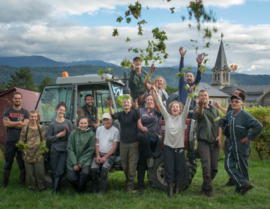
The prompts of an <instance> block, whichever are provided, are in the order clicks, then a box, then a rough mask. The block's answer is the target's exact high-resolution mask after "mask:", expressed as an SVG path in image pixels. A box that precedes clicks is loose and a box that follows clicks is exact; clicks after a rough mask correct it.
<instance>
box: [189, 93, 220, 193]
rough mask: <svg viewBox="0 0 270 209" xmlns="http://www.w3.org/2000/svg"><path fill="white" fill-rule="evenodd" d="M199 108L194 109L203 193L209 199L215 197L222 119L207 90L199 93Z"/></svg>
mask: <svg viewBox="0 0 270 209" xmlns="http://www.w3.org/2000/svg"><path fill="white" fill-rule="evenodd" d="M198 99H199V101H198V106H196V107H195V108H194V111H193V117H194V118H195V120H197V130H198V131H197V140H198V151H199V155H200V159H201V164H202V172H203V185H202V192H204V193H205V194H206V196H207V197H213V180H214V178H215V176H216V175H217V172H218V158H219V148H220V146H221V139H220V138H219V137H218V133H219V123H218V122H216V121H215V119H216V118H218V117H220V114H219V111H218V109H217V108H215V107H214V106H212V105H210V104H209V103H208V102H209V95H208V92H207V91H206V90H204V89H203V90H200V91H199V98H198Z"/></svg>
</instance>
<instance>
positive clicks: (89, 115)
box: [82, 105, 98, 126]
mask: <svg viewBox="0 0 270 209" xmlns="http://www.w3.org/2000/svg"><path fill="white" fill-rule="evenodd" d="M82 110H83V112H84V115H85V116H86V117H87V118H88V122H89V125H91V123H92V124H95V123H96V121H97V111H98V108H97V107H95V106H92V108H91V112H89V110H88V109H87V107H86V105H84V106H82ZM91 126H92V125H91Z"/></svg>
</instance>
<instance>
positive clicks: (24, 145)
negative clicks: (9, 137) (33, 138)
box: [16, 141, 29, 152]
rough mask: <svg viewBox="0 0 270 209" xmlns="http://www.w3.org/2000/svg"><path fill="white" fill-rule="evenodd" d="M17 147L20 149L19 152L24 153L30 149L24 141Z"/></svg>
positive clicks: (18, 143)
mask: <svg viewBox="0 0 270 209" xmlns="http://www.w3.org/2000/svg"><path fill="white" fill-rule="evenodd" d="M16 147H18V150H19V151H23V150H24V151H25V152H27V151H28V149H29V144H27V143H24V142H22V141H19V142H17V143H16Z"/></svg>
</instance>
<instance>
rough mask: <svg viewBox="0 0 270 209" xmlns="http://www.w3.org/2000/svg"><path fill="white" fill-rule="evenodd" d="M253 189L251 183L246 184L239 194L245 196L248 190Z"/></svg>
mask: <svg viewBox="0 0 270 209" xmlns="http://www.w3.org/2000/svg"><path fill="white" fill-rule="evenodd" d="M253 188H254V186H253V184H252V183H248V184H246V185H245V186H243V187H242V189H241V194H242V195H244V194H246V192H247V191H248V190H251V189H253Z"/></svg>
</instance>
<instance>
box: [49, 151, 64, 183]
mask: <svg viewBox="0 0 270 209" xmlns="http://www.w3.org/2000/svg"><path fill="white" fill-rule="evenodd" d="M66 161H67V151H56V150H51V151H50V163H51V172H52V175H53V176H54V177H55V178H61V176H62V175H63V174H64V173H65V171H66Z"/></svg>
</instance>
